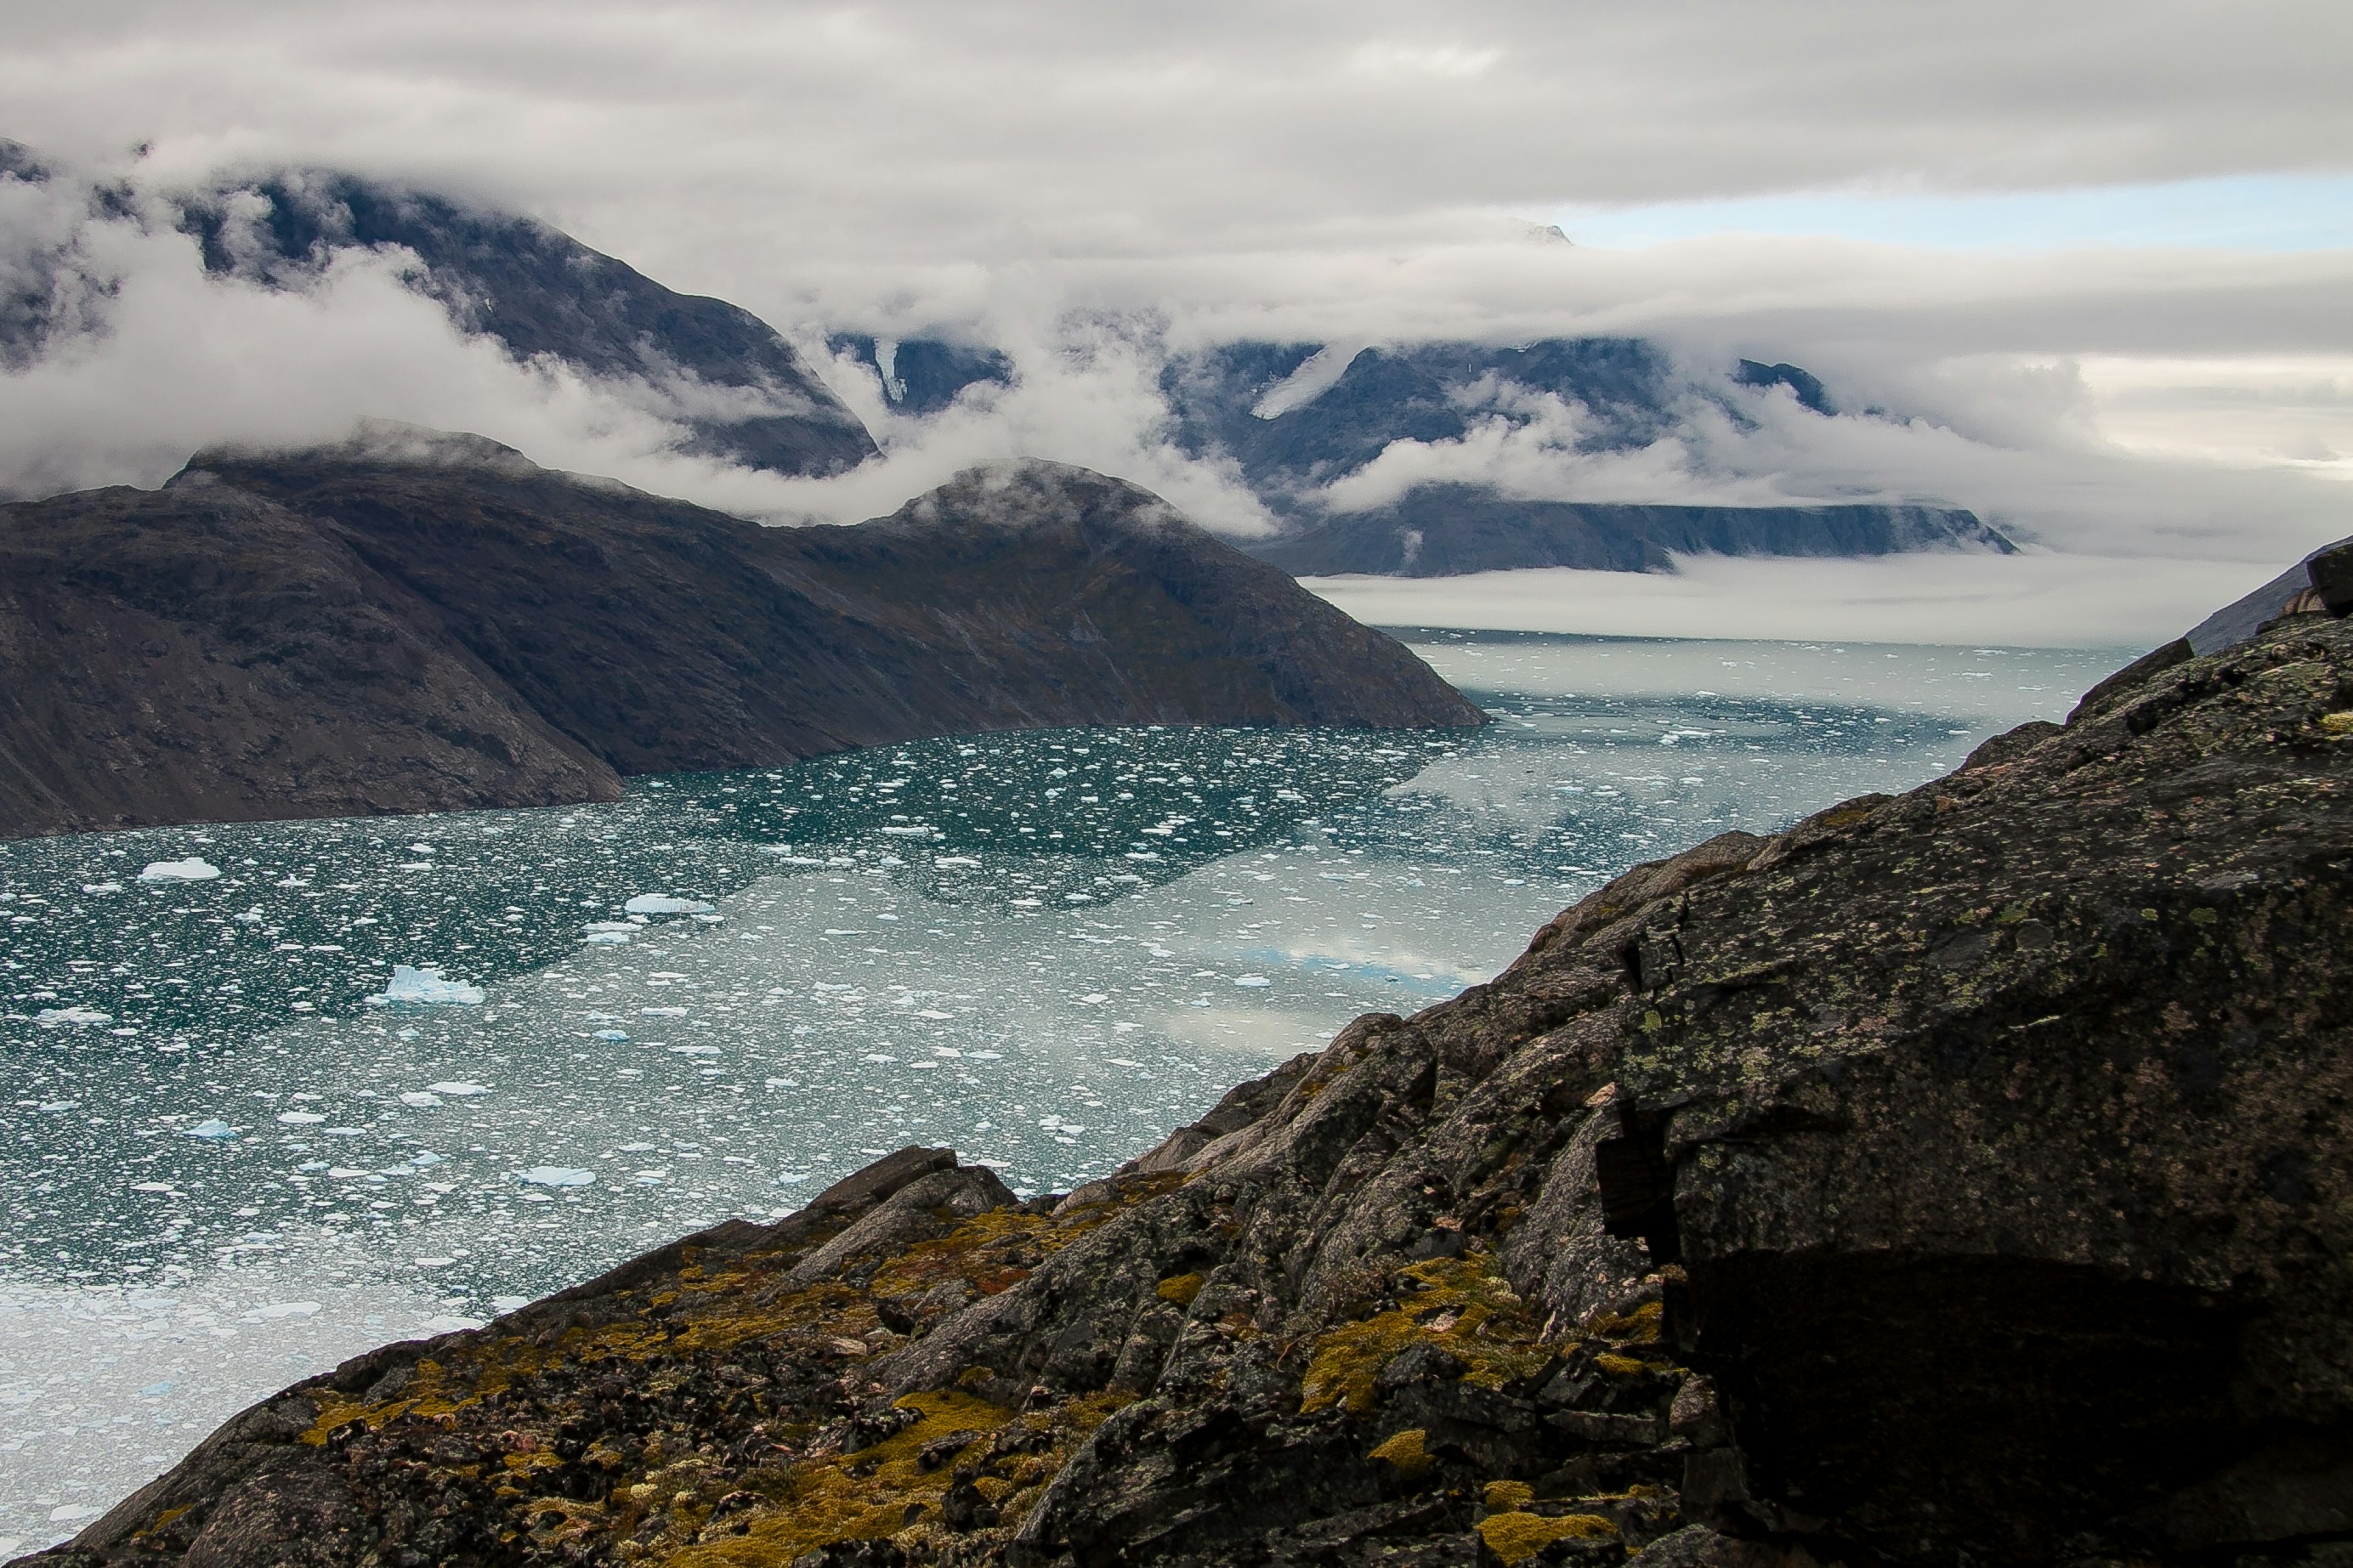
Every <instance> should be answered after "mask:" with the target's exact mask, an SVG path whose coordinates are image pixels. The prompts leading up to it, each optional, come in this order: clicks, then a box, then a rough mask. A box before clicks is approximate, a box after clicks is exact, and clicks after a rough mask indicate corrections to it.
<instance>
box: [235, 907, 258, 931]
mask: <svg viewBox="0 0 2353 1568" xmlns="http://www.w3.org/2000/svg"><path fill="white" fill-rule="evenodd" d="M260 923H261V906H260V905H259V904H256V905H254V906H253V908H251V909H249V910H246V911H245V912H244V913H243V914H241V915H238V916H237V924H239V925H241V926H258V925H259V924H260Z"/></svg>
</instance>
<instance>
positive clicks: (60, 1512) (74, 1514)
mask: <svg viewBox="0 0 2353 1568" xmlns="http://www.w3.org/2000/svg"><path fill="white" fill-rule="evenodd" d="M105 1511H106V1510H104V1509H102V1508H92V1507H91V1506H90V1504H88V1503H86V1502H69V1503H68V1504H66V1505H65V1506H64V1507H63V1508H53V1509H51V1510H49V1522H50V1523H51V1524H79V1523H80V1522H81V1521H83V1520H85V1519H96V1518H97V1517H98V1516H99V1515H100V1514H101V1513H104V1512H105Z"/></svg>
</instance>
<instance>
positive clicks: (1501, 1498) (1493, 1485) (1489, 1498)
mask: <svg viewBox="0 0 2353 1568" xmlns="http://www.w3.org/2000/svg"><path fill="white" fill-rule="evenodd" d="M1535 1495H1536V1489H1535V1488H1534V1487H1532V1486H1530V1485H1528V1483H1527V1482H1525V1481H1489V1482H1488V1483H1487V1484H1486V1485H1485V1486H1484V1487H1482V1488H1481V1489H1480V1491H1479V1500H1481V1501H1482V1502H1484V1503H1485V1504H1486V1505H1487V1506H1488V1507H1489V1508H1492V1509H1499V1510H1501V1509H1514V1508H1525V1507H1527V1505H1528V1504H1529V1503H1530V1502H1531V1501H1533V1500H1535Z"/></svg>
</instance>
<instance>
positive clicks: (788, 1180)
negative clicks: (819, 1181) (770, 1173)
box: [776, 1171, 809, 1187]
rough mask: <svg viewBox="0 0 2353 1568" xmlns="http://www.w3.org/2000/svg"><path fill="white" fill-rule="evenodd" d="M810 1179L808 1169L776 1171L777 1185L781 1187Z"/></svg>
mask: <svg viewBox="0 0 2353 1568" xmlns="http://www.w3.org/2000/svg"><path fill="white" fill-rule="evenodd" d="M808 1179H809V1173H807V1171H778V1172H777V1173H776V1185H778V1186H780V1187H789V1186H791V1185H792V1184H794V1183H796V1182H806V1181H807V1180H808Z"/></svg>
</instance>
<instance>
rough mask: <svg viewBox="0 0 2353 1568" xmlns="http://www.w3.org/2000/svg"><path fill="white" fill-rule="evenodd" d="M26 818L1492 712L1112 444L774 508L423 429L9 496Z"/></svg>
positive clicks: (6, 763) (518, 794)
mask: <svg viewBox="0 0 2353 1568" xmlns="http://www.w3.org/2000/svg"><path fill="white" fill-rule="evenodd" d="M0 563H5V570H0V648H5V650H6V652H7V656H8V668H9V671H10V675H11V679H10V680H9V682H8V683H7V686H6V688H5V690H0V832H6V833H16V834H24V833H36V832H47V831H57V830H59V829H64V828H82V827H101V826H127V825H132V824H137V823H152V822H169V821H190V820H202V821H230V820H250V819H254V818H268V817H287V816H346V815H359V814H368V813H375V812H386V811H419V810H444V809H457V808H463V807H469V806H488V805H548V804H553V803H555V802H559V801H567V800H588V799H607V798H612V797H613V796H614V795H617V794H618V792H619V788H620V784H619V778H620V776H621V775H623V774H630V773H660V772H669V771H672V770H678V769H688V768H726V767H744V766H755V765H775V764H776V763H786V762H792V761H796V760H798V759H800V758H803V757H807V756H813V755H817V754H818V753H821V752H835V751H840V750H843V749H845V748H848V747H852V746H860V745H876V744H882V743H887V742H896V741H903V740H909V739H913V738H915V737H918V736H924V735H942V734H956V733H965V732H970V731H987V730H1007V729H1029V728H1040V727H1050V726H1059V725H1084V724H1342V725H1373V726H1398V727H1420V726H1428V725H1467V724H1478V723H1482V722H1483V721H1484V715H1482V713H1480V711H1479V710H1477V709H1476V708H1475V707H1473V706H1472V704H1471V703H1470V702H1468V701H1467V700H1464V699H1463V698H1461V696H1459V695H1458V694H1457V693H1456V692H1455V691H1454V690H1453V689H1451V687H1448V686H1447V685H1446V684H1445V682H1443V681H1441V680H1440V679H1438V677H1437V676H1435V675H1434V674H1432V673H1431V672H1430V669H1429V668H1428V667H1427V666H1425V665H1423V664H1422V663H1421V662H1420V660H1419V659H1417V658H1414V656H1413V655H1412V654H1411V653H1410V652H1409V651H1408V650H1407V649H1406V648H1404V647H1402V646H1400V645H1399V644H1398V643H1397V642H1395V641H1394V640H1392V639H1391V638H1389V637H1385V636H1383V635H1381V634H1380V633H1377V632H1374V631H1371V630H1369V629H1367V628H1366V627H1364V626H1358V625H1357V624H1356V622H1354V621H1352V620H1350V619H1348V617H1347V616H1345V615H1343V614H1341V613H1340V612H1339V611H1337V610H1335V609H1333V608H1332V607H1331V606H1330V605H1325V604H1324V603H1323V602H1322V601H1321V600H1319V599H1316V598H1314V597H1313V596H1312V595H1308V594H1307V593H1305V592H1304V591H1303V590H1302V589H1300V588H1299V587H1297V586H1296V585H1295V584H1293V583H1292V582H1291V580H1290V579H1289V578H1287V577H1286V576H1284V575H1283V574H1282V573H1281V572H1279V571H1277V570H1276V569H1275V568H1273V567H1271V566H1268V565H1265V564H1263V563H1259V562H1256V561H1252V560H1250V558H1249V557H1247V556H1244V555H1241V554H1240V553H1239V552H1235V551H1234V550H1232V549H1231V548H1229V546H1227V545H1224V544H1221V543H1219V542H1218V541H1216V540H1215V539H1212V538H1211V537H1210V536H1209V535H1208V534H1206V533H1204V532H1203V531H1200V530H1199V529H1198V528H1196V527H1194V526H1193V525H1191V524H1190V523H1187V522H1186V521H1184V520H1183V519H1182V518H1180V517H1179V516H1177V514H1176V512H1175V511H1174V510H1171V509H1170V508H1169V507H1167V506H1166V504H1165V503H1164V502H1162V501H1160V500H1157V499H1156V498H1155V497H1154V496H1152V495H1150V494H1149V493H1148V492H1146V491H1144V490H1141V489H1137V488H1135V487H1134V486H1132V485H1127V484H1124V483H1122V482H1121V481H1118V480H1115V479H1104V478H1103V477H1102V476H1100V475H1096V474H1092V473H1089V472H1087V471H1086V470H1084V469H1080V468H1062V467H1060V466H1056V465H1050V464H1034V465H1027V466H1021V465H1016V466H1010V467H1006V468H993V469H986V470H976V471H974V472H973V473H971V474H968V475H965V476H964V477H962V478H960V479H957V480H955V482H953V483H951V484H949V485H947V486H945V487H943V488H942V489H940V490H938V491H935V492H934V493H933V494H932V495H930V496H926V497H923V498H920V499H919V500H916V501H914V502H911V503H910V504H909V505H908V506H907V507H905V508H902V510H900V511H899V512H898V513H897V514H895V515H893V516H892V517H890V518H886V519H881V520H877V521H873V522H869V523H865V524H861V525H860V526H858V527H855V528H844V529H771V528H761V527H756V526H754V525H752V524H749V523H745V522H743V521H738V520H736V519H733V518H730V517H725V516H722V515H721V514H719V513H716V512H711V511H705V510H702V509H700V508H698V507H693V506H690V505H687V504H686V503H684V502H681V501H670V500H662V499H661V498H659V497H656V496H649V495H646V494H644V493H642V492H639V491H636V490H631V489H628V488H626V487H624V486H619V485H614V484H611V483H609V482H605V481H597V480H588V479H580V478H578V477H575V476H572V475H565V474H556V473H551V472H549V471H547V470H545V469H542V468H537V467H535V466H533V464H531V463H529V462H528V461H526V460H525V459H523V458H522V457H521V456H520V455H519V454H516V453H514V452H512V451H511V450H509V449H507V448H504V447H498V446H497V445H496V444H495V443H491V442H486V441H481V440H480V439H479V438H476V437H456V438H452V437H438V436H432V435H430V434H429V433H424V434H419V433H415V432H410V433H408V435H407V437H406V439H405V440H404V441H398V442H396V441H393V440H391V439H390V438H389V437H387V436H386V435H385V433H383V432H379V433H378V434H377V436H376V437H375V438H373V441H372V444H370V445H367V446H364V447H362V446H354V447H344V448H337V449H333V450H329V451H323V452H312V453H308V454H299V455H294V456H269V457H257V456H249V455H248V456H238V455H234V454H212V455H207V456H205V457H202V458H198V459H196V460H195V462H193V463H192V464H191V465H190V466H189V468H187V470H186V471H185V472H184V473H183V474H181V475H180V476H179V477H178V478H177V479H174V480H173V481H172V483H171V484H170V485H168V486H167V487H165V488H164V489H163V490H161V491H155V492H141V491H134V490H104V491H95V492H90V493H89V494H85V495H76V496H65V497H59V498H58V499H57V500H49V501H41V502H35V503H27V504H24V505H18V506H13V507H6V508H0Z"/></svg>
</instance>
